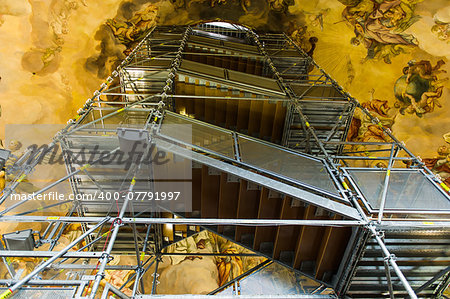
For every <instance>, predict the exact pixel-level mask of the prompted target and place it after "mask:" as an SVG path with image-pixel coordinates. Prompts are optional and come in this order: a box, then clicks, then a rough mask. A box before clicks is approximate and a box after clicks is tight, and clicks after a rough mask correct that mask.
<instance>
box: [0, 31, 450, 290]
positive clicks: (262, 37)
mask: <svg viewBox="0 0 450 299" xmlns="http://www.w3.org/2000/svg"><path fill="white" fill-rule="evenodd" d="M236 57H237V58H236ZM224 111H225V112H224ZM357 112H358V113H360V114H361V115H363V117H364V120H365V121H367V122H368V123H369V124H370V125H373V126H374V127H375V128H376V129H377V130H379V132H380V133H381V134H382V135H383V140H382V141H373V140H371V141H349V140H348V138H347V136H348V132H349V130H350V127H351V124H352V119H353V118H354V115H355V113H357ZM243 115H244V116H243ZM255 124H256V125H255ZM186 128H187V129H186ZM136 142H137V143H136ZM133 144H134V146H135V147H136V144H137V146H139V144H141V145H144V146H143V147H142V149H141V150H142V151H143V155H141V156H139V157H138V158H133V159H130V161H129V162H130V163H129V165H128V167H126V168H124V167H123V163H121V161H119V160H120V159H119V158H120V157H119V158H118V157H117V153H118V152H125V153H130V146H131V145H133ZM56 146H58V147H59V148H60V149H62V150H63V153H64V161H65V167H66V170H67V175H66V176H64V177H62V178H60V179H58V180H56V181H55V182H53V183H51V184H49V185H48V186H46V187H44V188H42V189H41V190H39V191H36V192H33V193H31V194H29V195H27V198H26V200H22V201H19V202H15V203H13V204H11V205H8V206H5V203H6V202H7V200H8V198H10V197H11V196H12V195H13V194H14V193H15V192H16V191H15V190H16V188H17V187H18V186H19V185H20V184H21V183H22V181H23V180H24V179H25V178H26V176H27V175H29V174H30V173H31V172H32V171H33V170H34V169H35V168H36V166H37V165H38V164H39V161H41V160H42V159H43V157H45V156H46V155H48V153H49V152H51V151H52V150H53V149H54V148H55V147H56ZM134 149H135V148H134ZM153 149H157V150H160V151H162V152H164V153H165V154H167V155H168V157H169V158H170V159H169V160H170V162H168V163H166V164H165V165H163V167H158V165H157V163H150V164H148V163H144V160H143V157H144V156H146V155H147V154H149V153H150V152H151V151H152V150H153ZM85 150H91V151H95V153H96V154H95V155H93V156H92V157H91V160H90V161H82V162H80V161H79V160H77V158H76V157H79V156H80V153H81V152H82V151H85ZM132 151H133V149H131V152H132ZM24 156H26V159H20V160H18V161H17V162H16V164H15V165H14V170H15V171H14V173H13V174H14V178H13V179H12V180H11V181H10V182H9V183H8V185H7V186H6V188H5V189H4V190H3V193H2V196H1V198H0V203H2V204H3V206H4V209H3V210H2V211H0V221H1V222H4V223H5V222H15V223H36V222H37V223H45V224H46V225H47V226H46V229H45V230H44V231H43V232H39V233H41V235H42V236H41V240H42V241H40V242H41V244H42V243H50V244H51V246H50V249H49V251H39V250H13V249H11V248H4V250H0V255H1V257H2V259H3V262H4V265H5V266H6V268H7V270H8V273H9V278H8V279H2V280H0V285H2V286H3V288H4V291H3V293H2V294H1V295H0V298H7V297H9V296H11V295H12V296H25V294H28V293H29V294H31V295H28V296H33V295H32V294H33V292H34V294H39V295H38V296H42V297H43V296H50V297H51V298H59V297H56V296H60V297H61V298H99V297H101V298H109V297H108V296H109V295H111V294H114V295H115V296H117V297H119V298H130V297H131V298H150V297H152V296H155V295H156V293H157V284H158V273H157V271H158V264H159V263H160V262H161V257H162V256H164V255H170V254H171V253H168V252H167V251H165V248H167V246H170V244H173V243H174V242H176V241H177V240H181V239H184V238H186V237H189V236H192V235H194V234H196V233H198V232H199V230H202V229H206V230H208V231H213V232H215V233H217V234H220V235H222V236H224V237H226V238H228V239H230V240H233V241H235V242H238V243H240V244H241V245H243V246H244V247H246V248H248V249H249V250H251V251H252V252H253V253H248V254H254V255H260V256H264V257H266V258H267V261H266V262H265V263H263V264H261V265H259V266H257V267H255V268H254V269H251V271H248V273H247V272H246V273H244V274H243V275H241V276H239V277H237V278H235V279H233V280H232V281H230V282H228V283H227V284H226V285H224V286H221V287H220V288H219V289H217V290H215V291H213V292H211V293H210V294H209V295H220V296H222V297H223V296H225V297H226V296H229V297H233V294H234V295H238V294H240V295H239V297H245V298H247V297H248V298H255V297H258V294H256V295H255V294H251V293H247V294H246V293H245V287H244V286H245V282H244V280H245V279H247V282H248V281H251V277H252V275H261V274H260V273H262V272H260V271H262V270H261V269H266V268H267V267H269V266H270V267H281V266H280V265H283V266H286V267H288V268H289V269H291V270H292V271H293V273H296V274H295V275H299V277H300V276H301V277H302V279H307V280H308V283H305V289H304V292H303V293H301V292H299V293H296V294H288V293H283V295H279V296H278V297H280V298H286V297H287V296H291V297H295V298H302V297H307V298H311V297H318V298H322V297H323V298H336V297H342V296H351V297H373V296H390V297H391V298H393V297H394V296H401V297H404V296H409V297H411V298H417V296H420V297H433V296H439V295H440V294H442V292H443V291H444V290H445V289H446V288H447V286H448V285H449V283H450V274H449V270H450V269H449V267H448V262H449V261H448V243H449V241H448V240H449V236H450V222H449V220H450V218H449V214H450V196H449V189H448V187H447V186H446V185H445V184H444V183H443V182H442V181H441V180H440V178H439V177H437V176H436V175H434V174H433V173H432V172H431V171H430V170H429V169H427V168H426V167H425V165H424V163H423V162H422V161H421V160H420V159H419V158H418V157H416V156H414V155H413V154H412V153H411V152H410V151H409V150H408V149H407V148H406V147H405V145H404V143H402V142H401V141H399V140H398V139H397V138H396V137H395V136H394V135H393V134H392V132H391V130H390V129H389V128H387V127H385V126H384V125H383V124H382V122H381V121H380V120H379V119H377V118H376V117H374V116H372V114H371V112H370V111H369V110H368V109H367V108H365V107H364V105H362V104H361V103H359V102H358V101H357V100H356V99H355V98H353V97H352V96H351V95H350V94H349V93H347V92H345V91H344V90H343V88H342V87H341V86H340V85H339V84H338V83H337V82H336V81H335V80H333V79H332V78H331V77H330V76H329V75H328V74H327V73H326V72H325V71H324V70H323V69H322V68H320V66H318V65H317V64H316V62H315V61H314V60H313V59H312V58H311V57H310V56H308V55H307V54H306V53H305V52H304V51H303V50H302V49H301V48H299V47H298V46H297V45H296V44H295V43H294V42H293V41H292V40H291V39H290V38H289V37H288V36H287V35H285V34H274V33H256V32H255V31H253V30H252V29H250V28H247V27H245V26H242V25H236V24H231V23H226V25H223V24H222V23H203V24H199V25H196V26H193V27H191V26H157V27H155V28H153V29H152V30H151V31H150V32H149V33H148V34H147V35H146V37H145V38H144V39H143V40H142V41H141V42H140V43H139V44H138V45H136V47H135V48H134V50H133V51H132V52H131V53H130V54H129V55H128V56H127V58H126V59H125V60H124V61H123V62H122V63H121V64H120V65H119V66H118V67H117V69H116V70H115V71H113V72H112V74H111V76H110V77H108V78H107V79H106V82H105V83H103V84H102V85H101V87H100V89H99V90H97V91H95V92H94V95H93V96H92V98H90V99H88V100H87V102H86V104H85V105H84V106H83V107H82V108H81V109H80V110H78V115H77V116H76V117H75V118H73V119H70V120H69V122H68V124H67V126H66V127H65V128H64V129H62V130H61V131H59V132H58V134H57V135H56V136H55V137H54V139H53V141H52V142H50V143H49V144H48V146H47V147H43V148H42V149H41V150H37V151H31V152H27V153H25V154H24ZM108 158H109V162H108V163H106V164H105V163H102V161H104V160H105V159H108ZM153 162H154V161H153ZM191 171H192V172H191ZM161 173H164V174H166V175H167V176H166V177H163V176H161ZM177 173H182V174H183V175H186V173H187V176H183V175H181V176H180V177H176V178H175V177H174V176H176V175H177ZM195 173H197V174H200V175H201V179H200V181H201V185H198V183H196V181H195V178H194V177H193V174H195ZM156 178H158V179H159V180H158V179H156ZM174 178H175V180H173V181H172V182H171V183H168V184H167V183H164V182H162V181H164V180H167V179H174ZM216 178H217V182H219V183H217V184H216V185H217V186H216V185H215V183H214V182H216ZM222 180H224V181H222ZM180 181H181V182H182V183H180ZM63 182H67V183H68V184H69V185H70V188H71V192H72V193H73V194H75V195H83V196H86V195H91V196H93V198H94V200H90V201H83V200H74V201H71V202H69V204H70V205H71V207H70V208H69V209H68V212H67V214H66V215H64V216H61V215H59V214H57V215H46V216H42V215H37V214H36V212H38V211H42V210H45V209H47V208H50V207H54V206H55V205H58V204H62V203H58V204H53V205H50V206H47V207H43V208H40V209H35V208H34V209H30V210H28V211H25V212H23V211H22V212H21V213H16V214H14V212H15V211H17V208H18V207H20V206H22V205H24V204H26V203H27V202H32V201H33V200H34V199H35V198H36V197H37V196H39V195H40V194H45V193H46V192H49V191H51V190H52V188H54V187H55V186H57V185H58V184H61V183H63ZM186 182H188V183H186ZM227 184H229V185H227ZM233 184H234V185H233ZM238 184H240V185H238ZM207 185H210V186H216V187H217V190H216V189H214V187H210V188H209V189H207V188H206V187H205V186H207ZM199 186H200V187H199ZM223 186H237V189H236V190H237V191H236V193H233V194H238V197H239V199H238V202H237V203H236V206H237V211H235V212H234V214H233V213H231V214H230V213H228V212H227V209H228V210H229V209H231V207H232V204H231V203H230V202H225V204H224V199H223V197H224V196H225V195H226V196H227V200H228V198H231V197H232V196H230V194H232V193H224V192H228V191H226V190H223ZM196 188H197V189H198V188H201V190H202V192H201V195H198V192H197V193H196V192H195V190H196ZM225 189H226V187H225ZM158 192H159V193H158ZM162 192H166V193H164V194H166V195H167V194H168V193H169V192H172V195H174V194H173V192H178V193H180V194H188V193H190V194H192V198H186V201H185V202H183V204H182V205H181V206H180V205H178V203H175V201H171V202H167V204H165V203H162V201H160V202H159V203H157V202H156V201H155V200H153V201H151V203H150V204H149V203H148V202H145V201H143V200H140V201H136V200H134V199H135V197H136V196H137V195H139V194H146V195H148V194H150V193H151V194H152V196H154V195H155V194H162ZM208 192H209V193H208ZM229 192H232V191H229ZM100 194H103V195H102V196H104V194H113V196H114V194H117V196H118V197H117V198H114V197H113V198H112V200H109V201H104V200H102V199H101V198H99V195H100ZM212 194H217V195H218V196H217V198H216V197H214V196H213V195H212ZM252 194H257V195H256V197H255V198H256V199H254V198H253V197H251V196H253V195H252ZM166 195H165V196H166ZM188 197H189V196H188ZM241 197H242V198H241ZM425 199H426V200H425ZM252 200H253V201H254V202H256V203H257V204H256V206H253V207H256V210H255V208H252V206H251V205H250V203H251V202H252ZM64 203H67V202H64ZM247 205H248V206H247ZM275 206H277V207H278V209H279V210H280V211H279V212H277V213H279V214H274V213H275V212H273V211H271V210H272V209H274V207H275ZM246 211H247V212H246ZM294 211H295V213H297V214H295V215H294V214H293V213H294ZM299 211H301V213H300V212H299ZM168 215H169V216H168ZM72 223H77V224H80V225H81V228H82V234H81V235H79V236H78V237H77V238H76V239H75V240H73V241H72V242H71V243H70V244H69V245H67V246H66V247H65V248H64V249H62V250H59V251H56V250H53V249H54V247H55V245H56V244H57V242H58V239H59V238H60V237H61V236H62V234H63V232H64V230H65V228H66V227H67V226H68V225H70V224H72ZM164 225H173V227H174V228H176V227H181V226H183V227H184V231H183V230H181V232H176V231H175V229H174V232H173V234H174V236H173V237H172V238H171V240H169V241H168V240H167V238H165V237H164V233H163V226H164ZM125 228H127V229H128V230H127V231H125ZM308 228H323V230H320V233H321V234H322V235H323V237H322V239H321V240H320V241H318V242H319V243H320V244H319V245H317V246H318V247H317V248H318V249H320V250H319V252H318V253H316V254H318V255H319V256H317V257H316V256H314V258H311V259H314V263H313V264H311V261H310V260H309V259H307V258H306V257H305V250H304V249H303V248H304V246H305V243H304V242H313V240H314V234H315V232H316V231H313V230H308ZM230 229H231V230H232V233H231V234H228V235H227V231H229V230H230ZM268 232H271V233H273V235H274V237H273V240H272V241H273V242H272V243H273V244H272V245H271V246H272V248H271V249H270V250H269V251H270V253H267V252H266V251H265V250H264V246H265V245H267V244H268V243H271V242H269V241H270V240H269V241H268V240H266V239H264V235H265V234H266V233H268ZM287 232H289V236H291V237H293V238H294V242H293V243H292V241H291V243H289V241H286V240H283V238H282V235H283V233H287ZM177 233H178V235H177ZM176 235H177V236H176ZM249 235H250V237H251V242H250V243H248V244H247V242H246V237H248V236H249ZM120 238H123V239H124V240H126V242H124V244H125V245H124V246H121V247H115V246H117V243H118V242H119V241H120V240H119V239H120ZM308 238H309V239H308ZM295 239H296V240H295ZM105 240H106V241H105ZM4 241H5V245H6V239H5V236H4ZM82 241H84V243H85V245H84V246H82V247H80V248H78V249H77V250H75V251H74V250H73V248H74V247H75V246H76V245H77V244H80V242H82ZM103 241H105V242H104V245H103V248H102V246H101V245H100V243H101V242H103ZM302 242H303V243H302ZM333 243H334V244H335V245H334V246H336V247H338V248H339V249H338V250H337V249H336V247H333ZM115 244H116V245H115ZM127 244H128V245H129V246H127ZM2 246H3V244H2ZM418 246H419V247H421V249H422V251H420V250H418V249H419V248H417V247H418ZM114 252H115V253H120V252H122V253H123V252H127V253H130V254H132V255H134V256H135V264H134V265H129V266H123V265H122V266H120V265H110V262H111V260H112V258H113V254H114ZM336 252H338V253H336ZM172 254H173V253H172ZM289 254H291V255H292V256H289V258H286V256H288V255H289ZM184 255H186V256H187V255H188V254H187V253H184ZM195 255H196V256H198V255H200V254H199V253H195ZM211 255H213V256H224V255H225V256H226V255H227V254H224V253H213V254H211ZM241 255H243V256H244V255H245V254H241ZM14 257H15V258H24V257H33V258H39V261H40V262H39V264H38V266H36V268H35V269H34V270H33V271H31V272H30V273H29V274H27V275H25V276H23V275H22V271H17V272H16V271H15V269H14V267H13V266H12V264H11V263H10V259H11V258H14ZM95 260H97V261H98V262H97V264H96V265H95V263H94V264H92V263H91V262H90V261H95ZM86 261H88V262H86ZM69 262H70V263H69ZM332 264H333V265H336V266H331V265H332ZM152 266H155V269H154V273H153V282H152V288H151V290H148V289H144V285H143V281H142V278H143V276H144V274H145V273H146V272H147V271H148V269H149V268H150V267H152ZM49 269H52V270H58V271H61V272H60V273H63V272H64V271H68V270H70V269H78V270H80V271H81V273H86V271H88V272H90V273H91V274H90V275H88V274H84V275H79V277H75V276H74V277H70V275H69V276H68V279H66V280H62V279H60V277H59V276H58V279H45V280H43V279H40V278H39V274H40V273H41V272H42V271H44V270H49ZM267 269H268V268H267ZM107 270H130V271H133V272H134V273H133V275H131V276H130V278H129V280H128V281H126V282H125V283H124V284H123V285H122V287H121V288H118V287H116V286H114V285H112V284H111V283H110V282H108V281H106V280H105V271H107ZM64 273H66V272H64ZM258 273H259V274H258ZM54 277H57V275H55V276H54ZM255 277H257V276H255ZM127 284H130V285H132V294H131V296H129V295H126V294H125V293H123V292H122V289H123V287H125V285H127ZM308 284H310V285H308ZM230 287H232V288H230ZM99 289H102V292H100V291H99ZM231 289H233V291H231ZM241 289H242V290H241ZM237 290H239V292H238V291H237ZM52 292H53V293H52ZM227 292H229V293H227ZM49 294H57V295H49ZM259 295H261V296H262V295H263V294H259ZM52 296H54V297H52ZM157 296H158V297H161V296H163V295H157ZM169 296H170V297H174V295H169ZM205 296H206V295H205ZM197 297H198V296H197ZM263 297H264V298H266V297H268V296H267V295H264V296H263ZM272 297H273V298H276V297H277V295H275V294H274V295H271V298H272ZM17 298H20V297H17Z"/></svg>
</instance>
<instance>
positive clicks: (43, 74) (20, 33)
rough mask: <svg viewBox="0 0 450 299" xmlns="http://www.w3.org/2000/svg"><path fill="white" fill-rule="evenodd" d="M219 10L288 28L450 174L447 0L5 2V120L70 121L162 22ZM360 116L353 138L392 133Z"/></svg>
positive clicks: (215, 15)
mask: <svg viewBox="0 0 450 299" xmlns="http://www.w3.org/2000/svg"><path fill="white" fill-rule="evenodd" d="M215 19H221V20H229V21H233V22H238V23H241V24H245V25H248V26H250V27H253V28H256V29H257V30H265V31H284V32H286V33H288V34H289V35H290V36H291V37H292V38H293V39H294V40H295V41H296V42H297V43H298V44H299V45H300V46H301V47H302V48H303V49H304V50H305V51H307V52H308V53H310V54H312V55H313V57H314V59H315V60H316V61H317V62H318V63H319V65H321V66H322V67H323V68H324V69H325V70H326V71H327V72H328V73H330V75H331V76H332V77H334V78H335V79H336V80H337V81H338V82H340V83H341V84H342V85H343V86H344V87H345V88H346V89H347V90H348V91H349V92H350V93H351V94H352V95H353V96H355V97H356V98H357V99H359V101H360V102H363V103H364V106H365V107H366V108H367V109H369V110H370V111H371V112H372V113H373V114H374V115H375V116H377V117H378V118H379V119H380V120H381V121H382V122H383V124H384V125H385V126H387V127H389V128H391V130H392V131H393V132H394V134H395V135H396V136H397V137H398V138H399V139H400V140H403V141H404V142H405V143H406V145H407V146H408V147H409V148H410V149H411V150H412V151H413V152H414V153H416V154H418V155H420V156H421V157H422V158H423V159H424V160H425V159H426V160H425V162H426V163H427V165H428V166H429V167H430V168H432V169H433V171H435V172H436V173H439V174H440V175H441V176H442V177H443V179H448V181H450V178H449V176H450V166H449V163H450V155H449V154H450V136H449V135H448V133H449V132H450V118H449V117H448V111H449V110H448V107H449V106H450V99H449V86H450V83H449V81H448V76H449V74H448V72H449V71H450V62H449V58H450V5H449V2H448V1H445V0H427V1H423V0H389V1H383V0H258V1H257V0H160V1H154V0H153V1H151V0H129V1H123V0H102V1H94V0H2V1H0V47H1V48H0V56H1V64H0V77H1V80H0V105H1V108H2V116H1V119H0V127H1V130H3V129H4V126H5V124H8V123H26V124H30V123H31V124H34V123H47V124H51V123H65V121H66V120H67V119H68V118H69V117H71V116H73V115H75V111H76V110H77V109H78V108H79V107H80V106H81V105H82V104H83V103H84V102H85V100H86V99H87V98H88V97H90V96H91V95H92V92H93V91H95V90H96V89H97V88H98V86H99V85H100V83H101V82H102V79H104V78H106V77H107V75H108V74H109V73H110V71H111V69H112V68H114V67H115V66H116V65H117V63H119V62H120V61H121V59H123V58H124V57H125V55H126V54H127V53H128V51H129V50H130V49H131V48H132V47H133V46H134V45H135V44H136V42H137V41H138V40H139V39H140V38H141V37H142V36H143V34H144V32H145V31H146V30H147V29H149V28H150V27H151V26H153V25H155V24H192V23H195V22H198V21H201V20H215ZM355 117H356V118H355V121H354V124H353V126H352V130H351V131H350V136H349V139H351V140H366V141H367V140H382V139H384V138H385V137H384V136H383V134H382V133H381V132H380V131H377V129H376V126H371V125H370V124H369V123H368V122H367V120H366V119H364V117H363V116H362V115H356V116H355ZM446 134H447V135H446ZM0 137H1V138H2V139H3V137H4V133H3V132H2V133H1V135H0Z"/></svg>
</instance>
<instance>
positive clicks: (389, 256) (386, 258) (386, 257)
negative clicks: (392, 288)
mask: <svg viewBox="0 0 450 299" xmlns="http://www.w3.org/2000/svg"><path fill="white" fill-rule="evenodd" d="M384 260H385V262H387V263H389V262H390V261H394V262H395V261H396V260H397V257H396V256H395V254H393V253H391V254H390V255H388V256H385V257H384Z"/></svg>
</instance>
